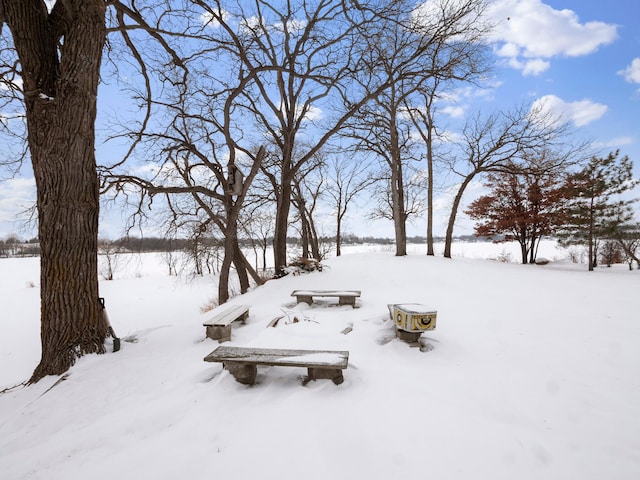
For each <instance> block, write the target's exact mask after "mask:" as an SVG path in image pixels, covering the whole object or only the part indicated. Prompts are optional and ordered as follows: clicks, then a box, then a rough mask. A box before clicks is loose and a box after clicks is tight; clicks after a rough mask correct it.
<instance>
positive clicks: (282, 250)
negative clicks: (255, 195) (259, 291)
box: [273, 181, 291, 274]
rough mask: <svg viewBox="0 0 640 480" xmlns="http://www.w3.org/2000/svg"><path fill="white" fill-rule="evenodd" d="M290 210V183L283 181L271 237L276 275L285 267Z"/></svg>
mask: <svg viewBox="0 0 640 480" xmlns="http://www.w3.org/2000/svg"><path fill="white" fill-rule="evenodd" d="M290 208H291V182H290V181H284V182H283V183H282V186H281V188H280V192H279V195H278V206H277V209H276V225H275V232H274V235H273V257H274V264H275V270H276V274H277V273H279V272H281V271H282V270H283V269H284V268H285V267H286V266H287V230H288V228H289V210H290Z"/></svg>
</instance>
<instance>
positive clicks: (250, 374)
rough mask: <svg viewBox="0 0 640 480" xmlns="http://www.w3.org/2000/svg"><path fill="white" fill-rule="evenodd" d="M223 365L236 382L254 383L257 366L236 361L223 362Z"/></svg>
mask: <svg viewBox="0 0 640 480" xmlns="http://www.w3.org/2000/svg"><path fill="white" fill-rule="evenodd" d="M223 366H224V368H225V369H226V370H228V371H229V373H230V374H231V375H233V378H235V379H236V381H237V382H239V383H242V384H243V385H253V384H254V383H256V376H257V375H258V367H257V366H255V365H247V364H246V363H238V362H224V363H223Z"/></svg>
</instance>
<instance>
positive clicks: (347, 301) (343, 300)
mask: <svg viewBox="0 0 640 480" xmlns="http://www.w3.org/2000/svg"><path fill="white" fill-rule="evenodd" d="M338 305H351V306H352V307H355V306H356V297H339V298H338Z"/></svg>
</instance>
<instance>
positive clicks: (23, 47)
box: [0, 0, 107, 383]
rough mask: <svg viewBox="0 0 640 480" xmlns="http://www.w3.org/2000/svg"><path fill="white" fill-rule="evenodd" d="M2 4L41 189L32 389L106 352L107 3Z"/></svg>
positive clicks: (9, 0) (14, 0)
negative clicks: (100, 115) (101, 153)
mask: <svg viewBox="0 0 640 480" xmlns="http://www.w3.org/2000/svg"><path fill="white" fill-rule="evenodd" d="M1 3H2V5H0V7H2V9H3V11H4V15H5V21H6V22H7V25H8V26H9V28H10V30H11V32H12V35H13V39H14V44H15V47H16V50H17V52H18V56H19V58H20V63H21V66H22V78H23V82H24V92H25V93H24V101H25V108H26V117H27V128H28V144H29V150H30V154H31V161H32V165H33V172H34V177H35V180H36V187H37V194H36V196H37V211H38V236H39V241H40V248H41V257H40V301H41V345H42V356H41V360H40V363H39V365H38V366H37V367H36V369H35V371H34V372H33V375H32V377H31V380H30V382H31V383H34V382H37V381H38V380H40V379H41V378H43V377H44V376H46V375H60V374H62V373H64V372H65V371H67V370H68V369H69V368H70V367H71V366H72V365H73V364H74V362H75V360H76V358H78V357H80V356H82V355H84V354H88V353H104V351H105V349H104V339H105V338H106V336H107V325H106V324H105V322H104V320H103V317H102V310H101V306H100V303H99V293H98V268H97V266H98V260H97V251H98V209H99V185H98V175H97V171H96V160H95V152H94V148H95V119H96V97H97V90H98V82H99V74H100V64H101V59H102V48H103V46H104V42H105V37H106V27H105V2H103V1H101V0H75V1H69V2H65V3H64V4H63V3H61V2H58V4H56V7H54V10H53V12H52V14H51V15H49V14H48V12H47V11H46V8H45V6H44V3H43V2H41V1H40V0H4V1H2V2H1ZM63 5H64V6H63ZM54 13H55V15H54ZM61 37H64V41H63V47H61V50H60V51H58V49H57V46H58V40H59V39H60V38H61Z"/></svg>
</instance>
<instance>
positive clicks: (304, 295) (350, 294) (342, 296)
mask: <svg viewBox="0 0 640 480" xmlns="http://www.w3.org/2000/svg"><path fill="white" fill-rule="evenodd" d="M291 296H292V297H296V303H301V302H304V303H308V304H309V305H311V304H312V303H313V297H338V305H351V306H352V307H355V306H356V298H358V297H359V296H360V290H294V291H293V292H291Z"/></svg>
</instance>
